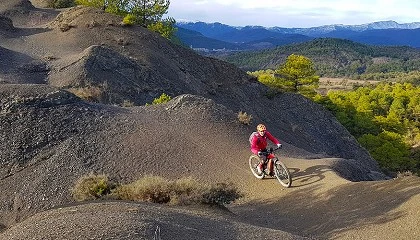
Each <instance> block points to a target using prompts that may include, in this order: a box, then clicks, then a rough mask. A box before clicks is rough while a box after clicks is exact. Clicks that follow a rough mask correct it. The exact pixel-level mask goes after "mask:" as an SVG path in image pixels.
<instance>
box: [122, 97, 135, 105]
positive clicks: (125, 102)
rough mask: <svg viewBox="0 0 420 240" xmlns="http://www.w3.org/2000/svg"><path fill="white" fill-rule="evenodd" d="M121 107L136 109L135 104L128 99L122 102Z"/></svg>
mask: <svg viewBox="0 0 420 240" xmlns="http://www.w3.org/2000/svg"><path fill="white" fill-rule="evenodd" d="M121 106H122V107H134V102H132V101H130V100H127V99H125V100H124V101H123V102H122V104H121Z"/></svg>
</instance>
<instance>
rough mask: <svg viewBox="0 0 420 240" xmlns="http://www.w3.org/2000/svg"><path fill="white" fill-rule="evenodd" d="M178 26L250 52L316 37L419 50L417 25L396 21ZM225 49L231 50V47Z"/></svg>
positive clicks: (190, 24)
mask: <svg viewBox="0 0 420 240" xmlns="http://www.w3.org/2000/svg"><path fill="white" fill-rule="evenodd" d="M177 26H178V27H179V28H185V29H189V30H192V31H197V32H199V33H201V34H202V35H203V36H204V37H208V38H212V39H216V40H219V41H223V42H230V43H236V44H237V43H241V44H244V45H242V47H241V48H240V49H248V48H250V49H253V48H254V47H255V46H258V48H271V47H273V46H274V47H275V46H280V45H284V44H290V43H299V42H304V41H309V40H311V39H314V38H318V37H333V38H341V39H348V40H352V41H356V42H360V43H364V44H372V45H388V46H401V45H405V46H410V47H417V48H419V47H420V38H419V34H420V33H419V32H420V30H419V29H420V22H413V23H403V24H400V23H397V22H395V21H381V22H373V23H367V24H361V25H342V24H335V25H325V26H319V27H311V28H283V27H270V28H266V27H262V26H245V27H234V26H229V25H226V24H222V23H204V22H180V23H177ZM286 39H287V40H286ZM190 41H192V40H191V39H190ZM209 41H210V40H209ZM209 43H211V41H210V42H209ZM201 46H202V47H203V48H207V47H206V42H205V41H202V45H201ZM226 46H228V45H226ZM226 48H228V49H230V47H226Z"/></svg>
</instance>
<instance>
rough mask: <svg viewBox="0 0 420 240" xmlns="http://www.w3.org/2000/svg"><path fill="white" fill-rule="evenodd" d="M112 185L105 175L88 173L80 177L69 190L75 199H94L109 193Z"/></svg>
mask: <svg viewBox="0 0 420 240" xmlns="http://www.w3.org/2000/svg"><path fill="white" fill-rule="evenodd" d="M113 186H114V184H113V183H111V182H110V181H109V179H108V177H107V176H106V175H103V174H102V175H95V174H93V173H90V174H89V175H86V176H82V177H80V178H79V179H78V180H77V181H76V184H75V186H74V188H73V189H71V192H72V195H73V198H74V199H75V200H76V201H86V200H94V199H98V198H101V197H103V196H105V195H107V194H109V193H110V192H111V189H112V188H113Z"/></svg>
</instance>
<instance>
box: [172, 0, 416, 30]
mask: <svg viewBox="0 0 420 240" xmlns="http://www.w3.org/2000/svg"><path fill="white" fill-rule="evenodd" d="M167 16H169V17H173V18H174V19H175V20H176V21H177V22H180V21H193V22H196V21H201V22H207V23H214V22H219V23H223V24H226V25H230V26H264V27H275V26H277V27H286V28H294V27H296V28H307V27H318V26H324V25H331V24H344V25H360V24H365V23H371V22H377V21H388V20H393V21H396V22H398V23H411V22H420V0H171V1H170V5H169V9H168V14H167Z"/></svg>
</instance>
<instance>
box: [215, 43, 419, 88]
mask: <svg viewBox="0 0 420 240" xmlns="http://www.w3.org/2000/svg"><path fill="white" fill-rule="evenodd" d="M291 54H298V55H302V56H306V57H308V58H310V59H311V60H312V61H313V63H314V68H315V70H316V72H317V74H318V75H319V76H320V77H344V78H349V79H360V80H391V81H393V79H394V78H395V77H400V76H404V75H410V78H411V81H413V82H417V83H419V82H420V74H419V71H418V70H419V69H420V50H419V49H415V48H410V47H391V46H370V45H365V44H360V43H356V42H353V41H350V40H344V39H333V38H319V39H314V40H312V41H308V42H304V43H298V44H290V45H284V46H279V47H276V48H274V49H265V50H260V51H248V52H236V53H232V54H225V55H219V56H215V57H217V58H219V59H222V60H225V61H227V62H230V63H233V64H235V65H236V66H237V67H239V68H241V69H243V70H245V71H251V72H252V71H258V70H268V69H275V68H276V67H277V66H278V65H280V64H281V63H283V62H284V61H285V60H286V58H287V57H288V56H289V55H291ZM396 73H398V74H399V75H400V76H396Z"/></svg>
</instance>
